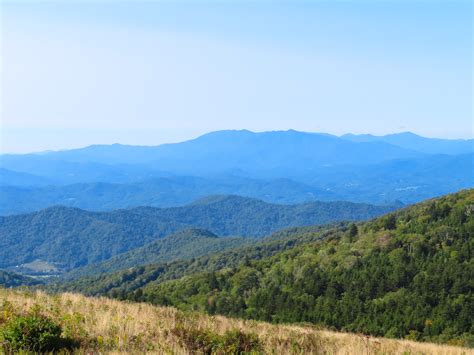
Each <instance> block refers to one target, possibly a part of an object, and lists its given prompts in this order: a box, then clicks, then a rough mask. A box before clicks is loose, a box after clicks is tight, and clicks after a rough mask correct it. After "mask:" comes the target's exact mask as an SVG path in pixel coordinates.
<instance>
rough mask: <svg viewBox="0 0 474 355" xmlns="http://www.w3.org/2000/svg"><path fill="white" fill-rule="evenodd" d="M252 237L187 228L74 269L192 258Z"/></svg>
mask: <svg viewBox="0 0 474 355" xmlns="http://www.w3.org/2000/svg"><path fill="white" fill-rule="evenodd" d="M252 243H253V240H251V239H250V238H243V237H223V238H219V237H218V236H217V235H215V234H214V233H212V232H209V231H207V230H204V229H196V228H191V229H185V230H182V231H179V232H176V233H173V234H170V235H168V236H166V237H164V238H161V239H158V240H156V241H154V242H151V243H148V244H145V245H144V246H142V247H140V248H136V249H132V250H130V251H128V252H126V253H123V254H118V255H116V256H114V257H112V258H110V259H108V260H106V261H103V262H101V263H98V264H91V265H87V266H85V267H82V268H79V269H76V270H73V271H72V272H70V273H68V277H71V276H73V275H93V274H103V273H107V272H113V271H118V270H123V269H128V268H131V267H136V266H140V265H146V264H156V263H167V262H173V261H176V260H189V259H193V258H196V257H199V256H202V255H208V254H213V253H217V252H220V251H223V250H227V249H234V248H237V247H242V246H245V245H249V244H252Z"/></svg>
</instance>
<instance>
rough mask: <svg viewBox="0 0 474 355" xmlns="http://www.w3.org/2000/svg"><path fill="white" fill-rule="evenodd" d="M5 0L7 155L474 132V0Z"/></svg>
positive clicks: (0, 78) (0, 105)
mask: <svg viewBox="0 0 474 355" xmlns="http://www.w3.org/2000/svg"><path fill="white" fill-rule="evenodd" d="M0 1H1V28H0V29H1V36H0V40H1V55H0V58H1V63H0V68H1V72H0V84H1V86H0V90H1V92H0V99H1V101H0V115H1V116H0V117H1V135H0V138H1V144H0V147H1V151H2V152H3V153H25V152H31V151H42V150H57V149H67V148H74V147H81V146H86V145H90V144H110V143H123V144H139V145H156V144H161V143H168V142H177V141H182V140H186V139H190V138H193V137H196V136H198V135H200V134H203V133H206V132H209V131H215V130H221V129H249V130H253V131H269V130H286V129H296V130H301V131H310V132H326V133H332V134H337V135H340V134H344V133H349V132H351V133H372V134H377V135H381V134H387V133H394V132H401V131H412V132H415V133H417V134H420V135H424V136H428V137H442V138H471V137H473V136H474V133H473V124H474V123H473V122H474V118H473V106H472V102H473V100H472V99H473V92H472V90H473V85H472V84H473V83H472V72H473V64H472V54H473V43H472V32H473V27H472V4H471V1H453V0H445V1H436V0H420V1H408V0H398V1H381V0H379V1H377V0H373V1H368V0H365V1H362V0H361V1H357V0H353V1H347V0H346V1H334V0H333V1H318V0H314V1H298V0H292V1H269V0H261V1H257V0H255V1H198V0H195V1H180V0H177V1H151V0H148V1H128V2H127V1H112V0H102V1H93V0H88V1H86V0H82V1H81V0H63V1H60V0H56V1H41V0H34V1H33V0H15V1H5V0H0Z"/></svg>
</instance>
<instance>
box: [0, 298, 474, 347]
mask: <svg viewBox="0 0 474 355" xmlns="http://www.w3.org/2000/svg"><path fill="white" fill-rule="evenodd" d="M22 316H27V317H28V316H30V317H39V318H41V317H43V318H47V319H50V320H51V321H52V322H54V323H55V324H57V325H59V326H60V327H61V338H62V339H63V340H64V342H63V343H64V344H68V345H67V346H66V347H65V348H63V349H62V350H60V351H59V352H63V353H78V354H81V353H109V354H113V353H155V354H189V353H205V354H236V353H242V352H245V353H253V354H260V353H264V354H302V353H304V354H444V355H455V354H474V350H472V349H466V348H461V347H456V346H450V345H439V344H433V343H420V342H414V341H408V340H397V339H386V338H376V337H369V336H365V335H363V334H350V333H342V332H334V331H330V330H326V329H321V328H318V327H315V326H311V325H305V324H299V325H274V324H269V323H265V322H257V321H251V320H238V319H231V318H226V317H223V316H207V315H204V314H200V313H190V312H186V313H185V312H181V311H179V310H177V309H175V308H171V307H157V306H153V305H149V304H145V303H131V302H123V301H117V300H112V299H108V298H93V297H85V296H82V295H78V294H73V293H62V294H56V295H49V294H46V293H44V292H42V291H28V290H19V289H0V344H2V345H3V349H4V351H5V352H8V351H11V348H8V346H9V344H8V342H7V340H6V339H5V336H6V335H8V332H6V329H7V328H8V327H9V324H10V323H12V322H14V321H15V319H16V318H18V317H22ZM0 349H1V348H0ZM0 351H1V350H0Z"/></svg>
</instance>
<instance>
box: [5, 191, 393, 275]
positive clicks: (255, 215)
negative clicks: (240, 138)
mask: <svg viewBox="0 0 474 355" xmlns="http://www.w3.org/2000/svg"><path fill="white" fill-rule="evenodd" d="M395 208H396V206H373V205H367V204H355V203H348V202H312V203H306V204H299V205H276V204H269V203H266V202H263V201H260V200H256V199H250V198H243V197H238V196H215V197H214V198H210V199H209V198H208V199H206V200H201V201H197V202H195V203H193V204H190V205H186V206H183V207H173V208H153V207H137V208H133V209H129V210H116V211H111V212H89V211H84V210H80V209H76V208H67V207H61V206H58V207H50V208H47V209H45V210H41V211H39V212H34V213H29V214H23V215H13V216H7V217H0V267H2V268H6V267H14V266H17V265H19V264H25V263H29V262H32V261H35V260H41V261H46V262H50V263H58V264H59V265H62V266H63V268H65V269H71V268H76V267H80V266H84V265H87V264H91V263H97V262H100V261H102V260H106V259H108V258H110V257H112V256H114V255H117V254H120V253H124V252H126V251H129V250H131V249H134V248H138V247H141V246H143V245H145V244H147V243H150V242H152V241H155V240H157V239H159V238H162V237H164V236H166V235H168V234H171V233H173V232H176V231H180V230H183V229H188V228H202V229H207V230H210V231H212V232H213V233H216V234H217V235H219V236H245V237H261V236H264V235H267V234H270V233H272V232H273V231H276V230H278V229H281V228H285V227H291V226H304V225H314V224H324V223H330V222H334V221H339V220H361V219H368V218H371V217H374V216H377V215H381V214H383V213H386V212H388V211H391V210H393V209H395Z"/></svg>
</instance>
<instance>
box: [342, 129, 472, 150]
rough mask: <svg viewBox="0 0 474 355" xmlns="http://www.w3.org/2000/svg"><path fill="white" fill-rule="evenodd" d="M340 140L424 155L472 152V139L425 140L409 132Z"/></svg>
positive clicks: (351, 136)
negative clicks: (396, 148) (390, 146)
mask: <svg viewBox="0 0 474 355" xmlns="http://www.w3.org/2000/svg"><path fill="white" fill-rule="evenodd" d="M341 138H343V139H347V140H350V141H351V142H364V143H368V142H372V143H373V142H384V143H389V144H392V145H396V146H397V147H400V148H404V149H411V150H416V151H418V152H422V153H426V154H465V153H473V152H474V139H439V138H425V137H421V136H418V135H416V134H414V133H411V132H403V133H396V134H388V135H386V136H373V135H371V134H359V135H355V134H345V135H343V136H341Z"/></svg>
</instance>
